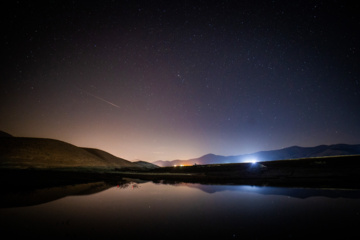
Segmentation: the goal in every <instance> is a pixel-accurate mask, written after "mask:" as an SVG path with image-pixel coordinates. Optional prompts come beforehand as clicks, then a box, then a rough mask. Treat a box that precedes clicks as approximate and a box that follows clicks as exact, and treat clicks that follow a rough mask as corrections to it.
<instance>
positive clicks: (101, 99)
mask: <svg viewBox="0 0 360 240" xmlns="http://www.w3.org/2000/svg"><path fill="white" fill-rule="evenodd" d="M79 90H80V91H83V92H85V93H86V94H88V95H90V96H92V97H94V98H96V99H98V100H100V101H103V102H105V103H107V104H110V105H111V106H113V107H116V108H119V109H121V107H120V106H118V105H116V104H115V103H112V102H109V101H107V100H105V99H103V98H101V97H99V96H96V95H94V94H92V93H89V92H87V91H85V90H83V89H80V88H79Z"/></svg>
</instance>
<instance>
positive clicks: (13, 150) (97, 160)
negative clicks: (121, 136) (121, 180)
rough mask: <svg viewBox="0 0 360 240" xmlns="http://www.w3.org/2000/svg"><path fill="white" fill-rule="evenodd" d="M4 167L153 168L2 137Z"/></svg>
mask: <svg viewBox="0 0 360 240" xmlns="http://www.w3.org/2000/svg"><path fill="white" fill-rule="evenodd" d="M148 165H150V163H149V164H148ZM151 165H152V164H151ZM154 167H156V166H154ZM0 168H20V169H26V168H35V169H37V168H40V169H49V168H91V169H93V168H97V169H115V168H116V169H125V168H126V169H133V170H136V169H148V168H150V166H147V167H145V166H143V165H141V164H139V163H133V162H130V161H128V160H125V159H122V158H118V157H115V156H113V155H111V154H110V153H107V152H105V151H102V150H98V149H90V148H80V147H77V146H74V145H72V144H69V143H66V142H62V141H59V140H54V139H45V138H22V137H1V138H0Z"/></svg>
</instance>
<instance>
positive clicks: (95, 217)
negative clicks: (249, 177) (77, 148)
mask: <svg viewBox="0 0 360 240" xmlns="http://www.w3.org/2000/svg"><path fill="white" fill-rule="evenodd" d="M100 186H101V185H99V188H93V189H97V190H96V191H93V192H92V193H91V194H89V195H79V194H78V193H79V191H72V192H71V194H70V195H67V196H66V197H63V198H61V199H58V200H56V201H51V202H47V203H43V204H39V205H35V206H29V207H17V208H16V207H13V208H3V209H0V226H1V228H2V232H3V234H10V233H11V235H12V236H13V237H23V236H26V237H33V236H35V237H48V238H52V239H53V238H55V237H59V238H62V239H63V238H70V239H71V238H76V239H78V238H87V239H98V238H102V239H106V238H111V239H115V238H119V239H143V238H150V239H152V238H153V239H155V238H156V239H183V238H186V239H204V238H210V239H214V238H215V239H257V238H258V239H263V238H266V239H269V238H273V237H276V238H278V239H287V238H290V239H294V238H295V239H296V238H304V237H307V238H308V237H309V236H311V238H312V237H314V238H316V237H318V238H324V237H326V236H332V237H341V238H346V237H347V236H351V237H356V236H358V235H359V233H358V232H357V230H356V229H357V222H358V221H359V220H360V201H358V200H357V199H354V198H353V196H352V195H351V194H350V195H351V197H350V198H348V194H345V195H337V197H336V198H329V197H327V196H324V195H321V193H324V192H323V191H322V190H321V191H320V192H312V191H311V189H285V188H273V187H254V186H236V185H201V184H184V183H177V184H159V183H158V184H155V183H153V182H137V181H135V180H127V181H126V182H124V183H122V184H120V183H116V184H112V185H111V186H107V187H109V188H106V189H105V190H104V189H103V190H100V189H101V187H100ZM74 187H75V188H78V187H79V186H78V187H76V186H74ZM83 189H86V188H85V187H83ZM98 190H100V191H98ZM308 190H310V193H306V194H305V192H307V191H308ZM299 191H300V192H302V193H301V194H300V195H299ZM328 191H329V190H328ZM63 192H66V191H63ZM80 192H81V191H80ZM84 192H86V191H84ZM84 192H83V193H84ZM289 192H290V193H291V194H289ZM345 192H348V191H345V190H343V191H340V190H339V194H340V193H345ZM67 193H69V192H67ZM295 193H296V194H295ZM352 193H353V194H355V192H352ZM356 193H358V192H356ZM289 196H301V198H297V197H296V198H294V197H289ZM304 196H305V197H306V198H304ZM358 196H359V195H357V197H355V198H358ZM19 229H21V231H19Z"/></svg>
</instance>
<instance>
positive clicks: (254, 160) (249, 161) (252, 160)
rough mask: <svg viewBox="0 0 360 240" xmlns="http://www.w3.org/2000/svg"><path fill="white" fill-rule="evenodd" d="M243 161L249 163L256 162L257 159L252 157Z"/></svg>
mask: <svg viewBox="0 0 360 240" xmlns="http://www.w3.org/2000/svg"><path fill="white" fill-rule="evenodd" d="M244 163H251V164H255V163H257V159H255V158H252V159H249V160H246V161H244Z"/></svg>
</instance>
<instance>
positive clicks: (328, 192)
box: [0, 179, 360, 208]
mask: <svg viewBox="0 0 360 240" xmlns="http://www.w3.org/2000/svg"><path fill="white" fill-rule="evenodd" d="M147 182H148V181H142V180H138V179H122V180H120V181H118V182H116V183H114V182H113V183H109V182H104V181H100V182H91V183H82V184H71V185H65V186H56V187H47V188H40V189H32V190H27V189H16V191H10V192H3V194H2V197H1V200H0V208H9V207H25V206H33V205H38V204H43V203H46V202H51V201H55V200H58V199H61V198H64V197H67V196H76V195H89V194H95V193H98V192H102V191H104V190H107V189H109V188H112V187H114V185H115V187H116V188H117V189H119V190H121V189H126V188H131V189H132V190H134V189H137V188H140V187H141V185H142V184H144V183H147ZM156 184H157V185H174V186H186V187H188V188H195V189H199V190H201V191H203V192H205V193H208V194H214V193H220V192H224V191H234V192H250V193H256V194H262V195H281V196H287V197H294V198H301V199H305V198H309V197H316V196H317V197H328V198H352V199H359V198H360V190H354V189H317V188H284V187H271V186H250V185H206V184H197V183H176V182H157V183H156Z"/></svg>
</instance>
